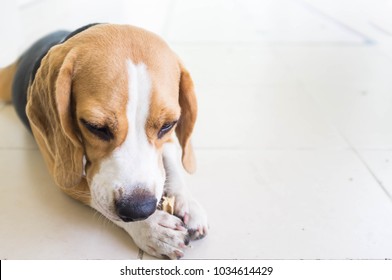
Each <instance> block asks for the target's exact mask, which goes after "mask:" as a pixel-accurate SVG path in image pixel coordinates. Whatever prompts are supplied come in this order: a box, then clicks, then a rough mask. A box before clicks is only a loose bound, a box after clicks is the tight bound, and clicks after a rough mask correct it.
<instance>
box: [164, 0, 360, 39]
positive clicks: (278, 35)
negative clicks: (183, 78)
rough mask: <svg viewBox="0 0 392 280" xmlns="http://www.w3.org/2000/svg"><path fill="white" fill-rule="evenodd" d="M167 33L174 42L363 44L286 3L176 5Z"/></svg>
mask: <svg viewBox="0 0 392 280" xmlns="http://www.w3.org/2000/svg"><path fill="white" fill-rule="evenodd" d="M218 14H219V17H217V15H218ZM201 18H202V21H201V20H200V19H201ZM195 22H196V23H198V24H195ZM169 30H170V33H169V38H170V40H174V41H176V42H194V41H198V42H233V41H235V42H298V41H301V42H302V41H310V42H320V41H322V42H331V41H333V42H336V41H338V42H355V43H361V42H363V38H362V37H361V36H359V35H358V34H357V33H355V32H352V31H351V30H349V29H345V28H342V26H341V25H339V24H337V23H336V22H335V21H334V20H333V19H331V18H328V17H323V16H320V14H317V13H315V12H314V11H313V10H309V9H308V8H307V6H305V5H304V4H303V3H302V2H301V1H289V0H276V1H256V0H245V1H235V0H234V1H208V0H203V1H176V5H175V6H174V9H173V12H172V17H171V19H170V29H169Z"/></svg>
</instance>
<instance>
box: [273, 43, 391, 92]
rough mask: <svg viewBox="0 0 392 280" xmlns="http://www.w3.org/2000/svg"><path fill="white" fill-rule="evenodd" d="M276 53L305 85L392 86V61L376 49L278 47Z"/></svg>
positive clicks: (275, 49)
mask: <svg viewBox="0 0 392 280" xmlns="http://www.w3.org/2000/svg"><path fill="white" fill-rule="evenodd" d="M274 51H275V52H276V55H277V56H279V57H280V59H281V60H282V61H284V62H285V63H287V66H288V67H289V69H291V74H292V75H294V76H296V77H297V79H299V80H300V82H302V83H303V84H321V85H342V84H344V85H362V86H369V85H377V84H382V85H386V86H390V85H391V84H392V80H391V79H390V75H389V73H390V71H391V69H392V61H391V60H390V59H388V58H387V57H386V56H385V55H384V54H383V53H381V52H380V51H379V50H378V49H377V48H376V47H374V46H338V45H336V46H327V45H324V46H323V45H320V46H275V48H274Z"/></svg>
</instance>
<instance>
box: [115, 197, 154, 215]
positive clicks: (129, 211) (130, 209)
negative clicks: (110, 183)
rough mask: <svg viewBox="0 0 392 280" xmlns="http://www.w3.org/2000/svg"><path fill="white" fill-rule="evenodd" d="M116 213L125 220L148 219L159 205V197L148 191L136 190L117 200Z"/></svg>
mask: <svg viewBox="0 0 392 280" xmlns="http://www.w3.org/2000/svg"><path fill="white" fill-rule="evenodd" d="M115 207H116V213H117V215H118V216H119V218H120V219H121V220H123V221H124V222H136V221H140V220H144V219H147V218H148V217H149V216H151V215H152V214H153V213H154V212H155V210H156V207H157V199H156V197H155V196H154V195H152V194H151V193H149V192H147V191H143V190H141V191H139V190H136V191H134V192H133V193H132V194H131V195H127V196H122V197H120V198H118V199H117V200H116V201H115Z"/></svg>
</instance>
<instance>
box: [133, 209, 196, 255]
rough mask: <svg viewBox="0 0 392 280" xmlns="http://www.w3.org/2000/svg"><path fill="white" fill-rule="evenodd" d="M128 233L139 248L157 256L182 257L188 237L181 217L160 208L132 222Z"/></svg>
mask: <svg viewBox="0 0 392 280" xmlns="http://www.w3.org/2000/svg"><path fill="white" fill-rule="evenodd" d="M130 234H131V236H132V238H133V240H134V242H135V243H136V245H137V246H139V248H140V249H142V250H143V251H144V252H146V253H148V254H150V255H152V256H155V257H157V258H170V259H180V258H182V257H183V256H184V249H186V248H187V246H188V244H189V239H190V238H189V234H188V230H187V229H186V228H185V225H184V223H183V222H182V221H181V219H179V218H177V217H175V216H173V215H170V214H168V213H166V212H163V211H160V210H158V211H156V212H155V213H154V214H153V215H152V216H150V217H149V218H148V219H147V220H145V221H141V222H134V223H133V225H132V230H131V232H130Z"/></svg>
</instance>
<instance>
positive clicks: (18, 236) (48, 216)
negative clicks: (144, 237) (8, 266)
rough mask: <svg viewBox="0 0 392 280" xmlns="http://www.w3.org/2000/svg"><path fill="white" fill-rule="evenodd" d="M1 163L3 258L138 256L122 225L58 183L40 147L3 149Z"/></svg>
mask: <svg viewBox="0 0 392 280" xmlns="http://www.w3.org/2000/svg"><path fill="white" fill-rule="evenodd" d="M0 166H1V169H0V178H2V179H1V196H0V205H1V211H0V224H1V230H0V247H1V250H0V259H136V258H137V255H138V249H137V247H136V246H135V245H134V243H133V241H132V239H131V238H130V237H129V236H128V235H127V234H126V233H125V232H124V231H123V230H121V229H120V228H118V227H116V226H114V225H112V224H111V223H110V222H108V221H107V220H106V219H105V218H103V217H102V216H100V214H98V213H97V212H95V211H94V210H92V209H90V208H88V207H87V206H84V205H82V204H81V203H79V202H77V201H75V200H73V199H71V198H69V197H68V196H66V195H65V194H63V193H62V192H61V191H60V190H59V189H58V188H57V187H56V186H55V185H54V183H53V181H52V179H51V178H50V176H49V174H48V172H47V170H46V168H45V164H44V162H43V159H42V158H41V155H40V154H39V152H38V151H30V150H0ZM21 174H22V176H21ZM97 245H99V246H97Z"/></svg>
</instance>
